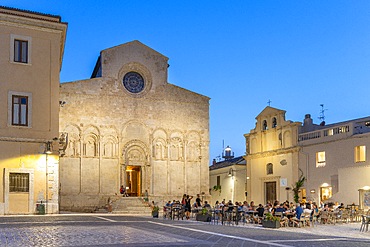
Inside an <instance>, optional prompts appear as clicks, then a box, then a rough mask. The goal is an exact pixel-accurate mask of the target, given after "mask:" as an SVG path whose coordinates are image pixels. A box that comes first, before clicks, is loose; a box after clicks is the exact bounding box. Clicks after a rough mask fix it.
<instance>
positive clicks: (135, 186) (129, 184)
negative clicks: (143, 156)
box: [126, 166, 141, 196]
mask: <svg viewBox="0 0 370 247" xmlns="http://www.w3.org/2000/svg"><path fill="white" fill-rule="evenodd" d="M126 188H128V189H127V191H126V192H127V194H128V195H129V196H141V167H140V166H127V169H126Z"/></svg>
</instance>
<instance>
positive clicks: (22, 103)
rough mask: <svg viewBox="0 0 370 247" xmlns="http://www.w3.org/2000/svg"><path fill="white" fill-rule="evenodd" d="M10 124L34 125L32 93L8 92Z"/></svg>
mask: <svg viewBox="0 0 370 247" xmlns="http://www.w3.org/2000/svg"><path fill="white" fill-rule="evenodd" d="M8 126H9V127H11V126H22V127H31V126H32V93H26V92H15V91H9V92H8Z"/></svg>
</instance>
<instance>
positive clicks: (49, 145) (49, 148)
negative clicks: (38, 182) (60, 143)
mask: <svg viewBox="0 0 370 247" xmlns="http://www.w3.org/2000/svg"><path fill="white" fill-rule="evenodd" d="M52 153H53V146H52V142H51V141H48V142H46V144H45V151H44V154H45V156H46V164H45V214H47V213H48V204H49V195H48V194H49V191H48V187H49V181H48V156H49V155H50V154H52Z"/></svg>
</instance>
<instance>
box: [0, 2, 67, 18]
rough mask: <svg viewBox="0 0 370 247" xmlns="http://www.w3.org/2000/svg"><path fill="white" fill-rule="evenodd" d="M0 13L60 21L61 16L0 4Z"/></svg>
mask: <svg viewBox="0 0 370 247" xmlns="http://www.w3.org/2000/svg"><path fill="white" fill-rule="evenodd" d="M0 13H4V14H10V15H15V16H20V17H27V18H32V19H37V20H43V21H51V22H61V20H62V18H61V17H60V16H59V15H51V14H44V13H40V12H35V11H30V10H23V9H17V8H12V7H6V6H1V5H0Z"/></svg>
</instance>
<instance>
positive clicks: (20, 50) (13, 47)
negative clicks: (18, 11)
mask: <svg viewBox="0 0 370 247" xmlns="http://www.w3.org/2000/svg"><path fill="white" fill-rule="evenodd" d="M31 53H32V38H31V37H29V36H23V35H16V34H11V35H10V62H11V63H17V64H25V65H30V64H31Z"/></svg>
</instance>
